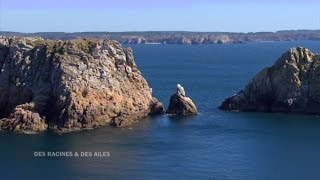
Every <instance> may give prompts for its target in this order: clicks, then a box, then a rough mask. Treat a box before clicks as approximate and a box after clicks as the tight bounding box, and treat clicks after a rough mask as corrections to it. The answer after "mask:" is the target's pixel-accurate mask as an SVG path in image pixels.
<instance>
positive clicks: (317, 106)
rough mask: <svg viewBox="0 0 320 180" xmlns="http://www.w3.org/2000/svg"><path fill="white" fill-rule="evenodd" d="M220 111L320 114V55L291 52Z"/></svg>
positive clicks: (259, 74) (304, 51)
mask: <svg viewBox="0 0 320 180" xmlns="http://www.w3.org/2000/svg"><path fill="white" fill-rule="evenodd" d="M220 108H221V109H224V110H234V111H264V112H296V113H312V114H320V57H319V55H315V54H313V53H312V52H311V51H310V50H308V49H306V48H302V47H298V48H292V49H290V50H289V51H288V52H286V53H284V54H283V55H282V57H281V58H279V59H278V60H277V61H276V63H275V64H274V65H273V66H272V67H268V68H265V69H263V70H262V71H260V72H259V73H258V74H257V75H256V76H255V77H254V78H253V79H252V81H251V82H250V83H249V84H248V85H247V86H246V87H245V89H244V90H242V91H240V92H238V93H237V94H235V95H233V96H231V97H229V98H227V99H226V100H225V101H224V102H223V103H222V105H221V106H220Z"/></svg>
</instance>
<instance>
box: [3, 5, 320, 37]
mask: <svg viewBox="0 0 320 180" xmlns="http://www.w3.org/2000/svg"><path fill="white" fill-rule="evenodd" d="M0 2H1V5H0V30H1V31H19V32H44V31H50V32H55V31H59V32H62V31H63V32H79V31H163V30H171V31H176V30H180V31H229V32H257V31H277V30H288V29H320V1H319V0H303V1H301V0H299V1H298V0H291V1H290V0H269V1H267V0H265V1H260V2H257V0H256V2H255V1H253V0H238V1H237V0H229V1H228V0H225V1H218V0H161V1H160V0H159V1H156V0H154V1H151V0H0Z"/></svg>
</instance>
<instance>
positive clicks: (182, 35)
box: [0, 30, 320, 45]
mask: <svg viewBox="0 0 320 180" xmlns="http://www.w3.org/2000/svg"><path fill="white" fill-rule="evenodd" d="M1 35H3V36H20V37H43V38H46V39H53V40H59V39H63V40H71V39H82V38H98V39H106V38H107V39H112V40H116V41H118V42H121V43H122V44H187V45H191V44H239V43H247V42H263V41H269V42H270V41H307V40H311V41H319V40H320V31H319V30H285V31H277V32H249V33H235V32H188V31H141V32H139V31H137V32H134V31H133V32H74V33H65V32H38V33H19V32H10V31H0V36H1Z"/></svg>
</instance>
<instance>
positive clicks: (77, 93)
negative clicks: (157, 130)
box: [0, 37, 163, 132]
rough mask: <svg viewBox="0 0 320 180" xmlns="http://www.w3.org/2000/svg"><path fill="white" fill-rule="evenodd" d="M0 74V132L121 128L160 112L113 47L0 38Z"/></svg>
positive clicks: (127, 55)
mask: <svg viewBox="0 0 320 180" xmlns="http://www.w3.org/2000/svg"><path fill="white" fill-rule="evenodd" d="M0 69H1V71H0V118H3V119H1V120H0V127H1V128H0V129H8V130H13V131H17V132H31V131H35V132H38V131H42V130H45V129H47V126H48V129H54V130H56V131H60V132H66V131H74V130H81V129H91V128H95V127H99V126H104V125H115V126H124V125H129V124H131V123H133V122H135V121H137V120H138V119H140V118H142V117H145V116H147V115H149V114H156V113H161V112H163V106H162V104H161V103H160V102H159V101H158V100H157V99H156V98H154V97H152V94H151V92H150V88H149V86H148V84H147V82H146V80H145V79H144V78H143V76H142V75H141V73H140V71H139V70H138V68H137V66H136V64H135V61H134V57H133V53H132V50H131V49H124V48H122V46H121V45H120V44H119V43H118V42H116V41H111V40H94V39H79V40H71V41H54V40H44V39H41V38H18V37H14V38H8V37H0ZM161 107H162V109H161Z"/></svg>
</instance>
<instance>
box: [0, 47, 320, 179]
mask: <svg viewBox="0 0 320 180" xmlns="http://www.w3.org/2000/svg"><path fill="white" fill-rule="evenodd" d="M295 46H305V47H307V48H309V49H311V50H313V51H314V52H320V42H312V41H305V42H268V43H267V42H265V43H249V44H237V45H196V46H187V45H132V46H131V47H132V48H133V50H134V53H135V58H136V62H137V64H138V66H139V68H140V70H141V71H142V73H143V74H144V76H145V78H146V79H147V80H148V82H149V85H150V86H151V87H152V88H153V92H154V95H155V96H156V97H157V98H158V99H160V100H161V101H162V102H163V103H164V104H165V105H166V106H167V105H168V101H169V98H170V96H171V94H173V93H174V91H175V87H176V84H177V83H181V84H182V85H183V86H184V87H185V89H186V92H187V95H188V96H190V97H192V98H193V100H194V101H195V103H196V104H197V106H198V109H199V111H200V114H199V115H198V116H194V117H187V118H184V119H177V118H169V117H167V116H166V115H161V116H156V117H152V118H146V119H144V120H142V121H141V122H139V123H137V124H135V125H134V126H133V127H130V128H110V127H106V128H100V129H97V130H93V131H85V132H77V133H71V134H65V135H62V136H61V135H56V134H52V133H50V132H48V133H43V134H40V135H22V134H14V133H8V132H0V147H1V148H0V172H1V175H0V179H21V178H23V179H199V178H202V179H319V178H320V166H319V162H320V153H319V152H320V117H318V116H305V115H289V114H266V113H235V112H224V111H220V110H218V109H217V107H218V106H219V105H220V103H221V102H222V101H223V100H224V98H225V97H227V96H230V95H232V94H234V93H236V92H237V91H239V90H240V89H241V88H243V87H244V86H245V84H246V83H247V82H248V81H249V80H250V79H251V78H252V77H253V75H254V74H256V73H257V72H258V71H259V70H261V69H262V68H263V67H265V66H271V65H272V64H273V63H274V62H275V60H276V59H277V58H278V57H280V55H281V54H282V53H283V52H284V51H286V50H287V49H288V48H290V47H295ZM34 151H73V152H75V151H82V152H85V151H89V152H94V151H108V152H110V153H111V157H109V158H97V157H96V158H94V157H92V158H80V157H79V158H74V157H70V158H66V157H63V158H36V157H34V155H33V152H34Z"/></svg>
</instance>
